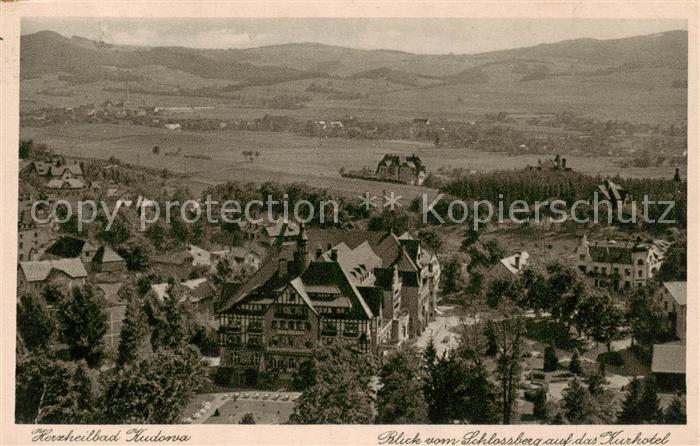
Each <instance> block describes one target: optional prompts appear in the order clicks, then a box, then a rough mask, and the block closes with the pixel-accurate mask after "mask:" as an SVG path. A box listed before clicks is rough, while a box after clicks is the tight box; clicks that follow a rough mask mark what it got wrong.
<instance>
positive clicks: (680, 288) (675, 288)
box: [664, 282, 688, 305]
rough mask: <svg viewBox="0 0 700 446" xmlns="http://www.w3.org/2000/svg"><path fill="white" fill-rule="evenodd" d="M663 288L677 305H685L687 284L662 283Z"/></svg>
mask: <svg viewBox="0 0 700 446" xmlns="http://www.w3.org/2000/svg"><path fill="white" fill-rule="evenodd" d="M664 288H666V289H667V290H668V293H669V294H670V295H671V297H673V299H674V300H675V301H676V303H678V305H686V304H687V296H688V282H664Z"/></svg>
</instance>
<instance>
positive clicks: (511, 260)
mask: <svg viewBox="0 0 700 446" xmlns="http://www.w3.org/2000/svg"><path fill="white" fill-rule="evenodd" d="M669 247H670V246H669V243H668V242H666V241H664V240H652V241H645V242H643V241H641V240H637V241H635V242H617V241H614V240H605V241H594V242H589V240H588V238H587V236H586V235H584V236H583V237H582V238H581V241H580V243H579V245H578V246H576V248H575V249H574V261H575V264H576V266H577V268H578V269H579V270H580V271H581V272H582V273H583V277H584V279H585V280H586V281H588V282H589V284H590V285H591V286H594V287H597V288H605V289H608V290H625V289H632V288H637V287H641V286H643V285H644V284H645V283H646V282H647V280H648V279H651V278H653V277H654V276H655V275H656V274H657V273H658V272H659V268H660V267H661V264H662V263H663V261H664V257H665V254H666V251H667V250H668V248H669ZM532 264H533V262H532V259H531V256H530V254H529V253H528V252H526V251H518V252H516V253H514V254H512V255H510V256H508V257H504V258H503V259H501V260H499V261H498V262H497V263H496V264H495V265H494V266H493V267H491V268H490V269H489V271H488V272H487V275H486V277H487V278H488V279H487V280H495V279H515V278H516V277H517V276H518V275H519V274H520V273H521V272H522V271H524V270H525V269H526V268H527V267H529V266H531V265H532ZM657 293H658V294H657V296H656V299H657V300H658V301H659V302H661V305H662V307H663V311H664V312H665V313H666V315H667V316H668V319H669V321H670V323H671V332H672V333H671V335H672V336H674V337H675V340H672V341H670V342H666V343H663V344H656V345H654V346H653V353H652V364H651V371H652V372H653V373H654V375H655V376H656V378H657V379H658V380H659V381H663V382H666V383H669V384H671V385H674V386H677V387H678V386H680V387H682V382H683V380H684V379H685V373H686V368H685V354H686V336H687V334H686V328H687V302H686V300H687V282H680V281H673V282H663V283H662V284H661V286H660V287H659V290H658V292H657Z"/></svg>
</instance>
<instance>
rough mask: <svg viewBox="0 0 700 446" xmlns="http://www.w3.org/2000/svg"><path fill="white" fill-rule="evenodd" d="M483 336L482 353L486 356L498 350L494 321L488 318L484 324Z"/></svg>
mask: <svg viewBox="0 0 700 446" xmlns="http://www.w3.org/2000/svg"><path fill="white" fill-rule="evenodd" d="M484 337H485V338H486V350H485V351H484V354H485V355H486V356H494V355H496V353H497V352H498V342H497V340H496V330H495V328H494V322H493V321H492V320H491V319H489V320H487V321H486V323H485V324H484Z"/></svg>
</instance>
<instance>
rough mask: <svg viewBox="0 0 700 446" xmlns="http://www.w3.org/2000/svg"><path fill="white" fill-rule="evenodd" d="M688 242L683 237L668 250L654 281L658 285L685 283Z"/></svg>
mask: <svg viewBox="0 0 700 446" xmlns="http://www.w3.org/2000/svg"><path fill="white" fill-rule="evenodd" d="M687 265H688V242H687V240H686V238H685V237H684V236H681V237H679V238H678V240H676V241H674V242H673V244H672V245H671V246H670V247H669V248H668V251H667V252H666V255H665V256H664V262H663V263H662V264H661V267H660V268H659V273H658V274H657V276H656V280H657V281H658V282H659V283H663V282H671V281H683V282H685V281H686V280H688V279H687V277H688V272H687V270H688V266H687Z"/></svg>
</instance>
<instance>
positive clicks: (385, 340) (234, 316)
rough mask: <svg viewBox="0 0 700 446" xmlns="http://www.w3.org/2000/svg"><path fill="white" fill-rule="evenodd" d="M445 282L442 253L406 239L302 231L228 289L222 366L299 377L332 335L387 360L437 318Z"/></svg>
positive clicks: (223, 299) (225, 291)
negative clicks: (302, 364) (387, 355)
mask: <svg viewBox="0 0 700 446" xmlns="http://www.w3.org/2000/svg"><path fill="white" fill-rule="evenodd" d="M281 233H282V234H285V233H286V228H282V231H281ZM439 280H440V265H439V263H438V260H437V257H436V256H435V254H433V253H430V252H429V251H428V250H427V249H425V248H424V247H423V246H422V245H421V243H420V241H419V240H416V239H414V238H413V237H412V236H411V235H410V234H408V233H405V234H402V235H395V234H393V233H391V232H388V231H387V232H383V231H354V230H339V229H325V230H321V229H313V230H307V229H306V228H305V227H303V226H301V227H300V228H299V231H298V233H297V235H296V236H295V237H294V239H293V240H290V241H286V239H284V238H282V237H280V238H278V239H277V242H276V243H275V244H274V245H273V246H272V247H271V252H270V255H268V257H267V259H266V260H265V262H264V263H263V264H262V265H261V266H260V268H259V269H258V270H257V272H256V273H255V274H254V275H253V276H252V277H251V278H250V280H248V281H247V282H245V283H244V284H242V285H237V284H229V285H227V286H224V288H223V290H222V296H221V301H220V306H219V309H218V312H219V317H220V346H221V365H222V366H223V367H227V368H232V369H236V370H248V369H252V370H255V371H262V370H269V369H274V370H276V371H278V372H279V373H283V374H284V373H288V372H289V373H293V372H294V371H295V370H296V368H297V367H298V365H299V364H300V362H302V361H303V360H304V359H306V358H308V357H309V356H310V355H311V354H312V352H313V351H314V349H315V348H316V347H317V346H318V344H319V343H320V342H322V341H328V340H334V339H342V340H345V341H348V342H351V343H355V345H357V346H358V347H359V348H361V349H363V350H364V351H367V352H372V353H374V354H376V355H379V356H381V355H383V354H384V353H385V352H388V351H390V350H392V349H396V348H397V347H399V346H400V345H402V344H403V343H404V342H406V341H408V340H409V339H411V338H414V337H416V336H418V335H420V334H421V332H422V331H423V330H424V329H425V327H426V325H427V324H428V322H429V321H431V320H433V319H434V317H435V311H436V303H437V292H438V284H439Z"/></svg>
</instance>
